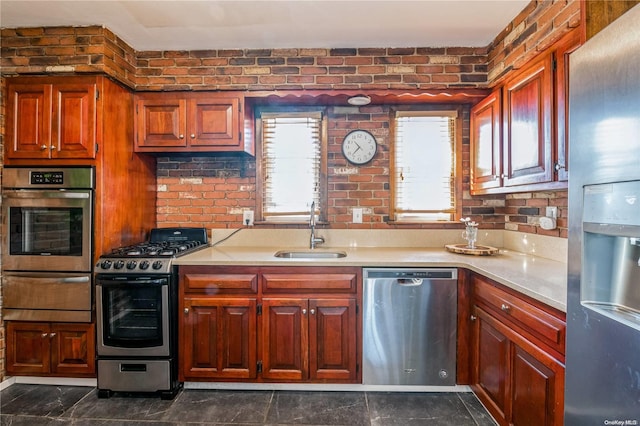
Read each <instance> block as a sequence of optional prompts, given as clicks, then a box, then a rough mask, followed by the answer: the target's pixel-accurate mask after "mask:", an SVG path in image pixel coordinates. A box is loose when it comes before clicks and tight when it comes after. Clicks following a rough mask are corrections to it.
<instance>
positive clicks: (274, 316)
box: [262, 298, 357, 381]
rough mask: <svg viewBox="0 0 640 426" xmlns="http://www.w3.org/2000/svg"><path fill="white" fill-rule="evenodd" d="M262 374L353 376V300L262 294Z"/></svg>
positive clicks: (285, 377)
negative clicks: (267, 295)
mask: <svg viewBox="0 0 640 426" xmlns="http://www.w3.org/2000/svg"><path fill="white" fill-rule="evenodd" d="M262 306H263V316H264V322H263V332H262V338H263V351H262V355H263V358H262V368H263V372H262V377H263V378H265V379H275V380H296V381H298V380H307V379H310V380H312V381H354V380H355V379H356V361H357V359H356V356H357V355H356V339H357V334H356V299H355V298H349V299H288V298H265V299H263V300H262Z"/></svg>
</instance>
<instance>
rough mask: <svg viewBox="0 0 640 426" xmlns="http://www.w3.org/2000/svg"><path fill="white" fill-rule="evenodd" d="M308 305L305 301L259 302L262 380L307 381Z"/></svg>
mask: <svg viewBox="0 0 640 426" xmlns="http://www.w3.org/2000/svg"><path fill="white" fill-rule="evenodd" d="M308 305H309V303H308V301H307V299H289V298H286V299H285V298H273V299H271V298H265V299H263V300H262V315H263V319H262V345H263V348H262V356H263V359H262V377H263V378H265V379H276V380H304V379H307V378H308V376H309V373H308V371H309V367H308V358H309V357H308V348H309V337H308V333H309V331H308V322H309V321H308Z"/></svg>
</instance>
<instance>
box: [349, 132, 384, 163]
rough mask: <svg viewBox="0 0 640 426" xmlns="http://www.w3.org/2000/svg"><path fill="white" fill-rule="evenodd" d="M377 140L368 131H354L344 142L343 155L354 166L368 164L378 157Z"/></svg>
mask: <svg viewBox="0 0 640 426" xmlns="http://www.w3.org/2000/svg"><path fill="white" fill-rule="evenodd" d="M377 150H378V143H377V142H376V138H375V137H374V136H373V135H372V134H371V133H369V132H367V131H366V130H353V131H351V132H349V134H347V136H345V137H344V139H343V141H342V155H344V158H346V159H347V160H348V161H349V162H350V163H352V164H357V165H360V164H366V163H368V162H369V161H371V159H372V158H373V157H374V156H375V155H376V151H377Z"/></svg>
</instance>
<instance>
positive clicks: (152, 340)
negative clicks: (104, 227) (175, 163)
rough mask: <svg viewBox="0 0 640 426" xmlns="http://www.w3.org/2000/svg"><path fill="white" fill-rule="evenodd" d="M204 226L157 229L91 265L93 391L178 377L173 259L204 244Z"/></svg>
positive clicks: (173, 389)
mask: <svg viewBox="0 0 640 426" xmlns="http://www.w3.org/2000/svg"><path fill="white" fill-rule="evenodd" d="M206 243H207V234H206V230H205V229H204V228H157V229H153V230H151V235H150V239H149V241H148V242H144V243H141V244H136V245H133V246H128V247H122V248H119V249H116V250H114V251H113V252H112V253H110V254H107V255H104V256H102V257H101V258H100V259H99V260H98V263H97V265H96V268H95V271H96V276H95V282H96V315H97V319H96V322H97V339H96V341H97V348H96V349H97V354H98V359H97V361H98V362H97V364H98V396H99V397H101V398H107V397H109V396H110V395H111V394H112V393H113V392H154V393H160V396H161V397H162V398H163V399H171V398H173V397H174V396H175V395H176V393H177V391H178V390H179V389H180V383H179V382H178V362H177V357H178V354H177V347H178V330H177V323H178V318H177V314H178V283H177V273H176V270H175V266H173V265H172V261H173V259H174V258H176V257H179V256H182V255H185V254H188V253H192V252H194V251H196V250H199V249H202V248H205V247H206V246H207V244H206Z"/></svg>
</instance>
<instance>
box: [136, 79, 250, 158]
mask: <svg viewBox="0 0 640 426" xmlns="http://www.w3.org/2000/svg"><path fill="white" fill-rule="evenodd" d="M135 105H136V107H135V109H136V120H135V126H136V130H135V133H136V138H135V150H136V151H137V152H216V151H243V152H248V153H250V154H253V153H254V150H253V143H252V141H251V140H250V138H249V137H246V138H245V137H244V136H245V135H244V125H245V114H244V113H243V110H244V96H243V95H242V94H239V93H235V94H234V93H174V92H172V93H167V92H163V93H142V94H138V95H137V96H136V100H135Z"/></svg>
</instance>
